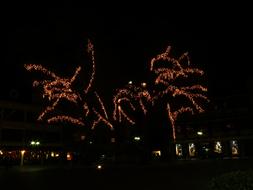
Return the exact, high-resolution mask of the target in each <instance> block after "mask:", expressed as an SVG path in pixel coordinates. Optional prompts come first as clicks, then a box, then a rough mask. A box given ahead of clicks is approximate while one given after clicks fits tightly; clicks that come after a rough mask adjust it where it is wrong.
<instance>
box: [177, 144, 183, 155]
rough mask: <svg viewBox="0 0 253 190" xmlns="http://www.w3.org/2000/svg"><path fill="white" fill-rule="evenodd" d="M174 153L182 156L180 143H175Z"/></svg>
mask: <svg viewBox="0 0 253 190" xmlns="http://www.w3.org/2000/svg"><path fill="white" fill-rule="evenodd" d="M176 155H177V156H183V149H182V145H181V144H176Z"/></svg>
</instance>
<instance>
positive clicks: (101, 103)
mask: <svg viewBox="0 0 253 190" xmlns="http://www.w3.org/2000/svg"><path fill="white" fill-rule="evenodd" d="M95 95H96V97H97V99H98V101H99V104H100V106H101V109H102V110H103V112H104V115H105V118H106V119H108V114H107V112H106V109H105V106H104V103H103V101H102V100H101V98H100V97H99V95H98V93H97V92H95Z"/></svg>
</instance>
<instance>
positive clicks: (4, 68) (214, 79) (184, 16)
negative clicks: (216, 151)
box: [0, 3, 252, 102]
mask: <svg viewBox="0 0 253 190" xmlns="http://www.w3.org/2000/svg"><path fill="white" fill-rule="evenodd" d="M169 10H170V9H168V11H167V12H166V11H164V12H162V14H155V13H152V12H149V11H147V12H146V13H138V14H137V13H136V14H135V13H133V12H131V11H130V10H128V11H124V12H123V13H120V12H121V11H120V10H118V13H115V12H111V11H109V10H108V11H104V12H100V11H92V10H90V9H89V8H88V7H87V6H85V5H83V6H79V5H74V4H67V3H62V4H59V5H52V6H48V5H37V4H36V5H35V4H34V5H30V4H29V6H26V5H24V4H22V5H15V6H14V5H6V9H5V13H6V14H4V22H3V23H2V26H4V27H3V30H4V35H3V36H2V39H3V43H2V44H1V46H2V47H3V49H4V58H3V59H1V60H2V61H1V70H0V72H1V73H0V75H1V87H2V89H1V96H0V99H2V100H17V101H20V102H31V97H32V93H33V90H32V88H31V86H32V80H33V79H35V78H34V75H31V73H28V72H27V71H25V69H24V67H23V65H24V64H25V63H35V64H42V65H44V66H46V67H48V68H51V69H52V70H53V71H55V72H56V73H60V74H62V75H66V76H70V75H72V73H73V72H74V70H75V67H76V66H77V65H83V66H85V65H87V64H89V62H88V60H87V59H86V57H85V50H86V42H87V39H88V38H90V39H92V40H93V42H94V45H95V53H96V54H95V56H96V62H97V64H96V68H97V70H96V79H95V87H96V89H99V90H98V91H99V92H100V94H102V96H103V97H104V98H105V99H108V100H109V99H111V98H112V94H113V89H115V88H117V87H120V86H123V85H124V84H126V83H127V82H128V81H129V80H132V81H136V82H142V81H145V80H146V78H147V74H148V67H149V61H150V60H151V58H152V57H154V56H156V55H157V54H159V53H161V52H163V51H164V50H165V49H166V47H167V46H168V45H172V47H173V49H172V52H173V53H174V55H180V54H182V53H184V52H186V51H188V52H189V54H190V57H191V61H192V64H194V65H196V66H198V67H201V68H202V69H204V71H205V72H206V77H207V81H208V82H207V86H208V88H209V91H210V92H209V93H210V96H213V97H219V96H223V95H229V94H238V93H247V89H248V87H247V86H249V85H250V80H249V78H250V77H251V71H250V70H249V65H250V63H251V62H252V61H251V60H252V59H251V58H250V49H249V48H248V46H249V45H250V44H251V43H250V41H251V38H250V33H251V31H250V29H249V28H250V24H249V22H248V21H249V16H248V15H246V14H247V12H244V13H243V14H245V15H242V14H240V16H238V15H237V14H235V13H234V12H233V11H232V10H231V11H230V12H229V14H227V13H225V12H223V9H222V8H221V9H220V10H211V11H210V10H208V11H207V10H205V9H203V10H201V11H199V12H196V11H194V10H192V12H191V11H188V12H186V11H182V12H181V13H180V14H179V13H178V12H176V11H174V12H173V11H172V12H171V11H169ZM179 12H180V11H179ZM193 12H194V14H193ZM124 13H128V14H124ZM223 13H224V14H223ZM193 15H194V16H193Z"/></svg>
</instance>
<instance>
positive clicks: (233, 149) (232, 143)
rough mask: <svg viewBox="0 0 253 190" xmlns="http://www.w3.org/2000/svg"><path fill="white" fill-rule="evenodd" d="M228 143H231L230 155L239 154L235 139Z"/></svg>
mask: <svg viewBox="0 0 253 190" xmlns="http://www.w3.org/2000/svg"><path fill="white" fill-rule="evenodd" d="M230 145H231V151H232V155H238V154H239V146H238V142H237V141H236V140H232V141H230Z"/></svg>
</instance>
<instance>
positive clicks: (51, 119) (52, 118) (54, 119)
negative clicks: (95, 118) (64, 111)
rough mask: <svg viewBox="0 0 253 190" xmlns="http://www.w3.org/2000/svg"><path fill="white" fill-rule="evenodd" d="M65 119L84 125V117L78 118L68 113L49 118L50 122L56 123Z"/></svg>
mask: <svg viewBox="0 0 253 190" xmlns="http://www.w3.org/2000/svg"><path fill="white" fill-rule="evenodd" d="M64 121H67V122H70V123H72V124H75V125H81V126H84V123H83V121H82V118H79V119H77V118H73V117H70V116H66V115H58V116H55V117H51V118H50V119H48V120H47V122H48V123H56V122H64Z"/></svg>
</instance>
